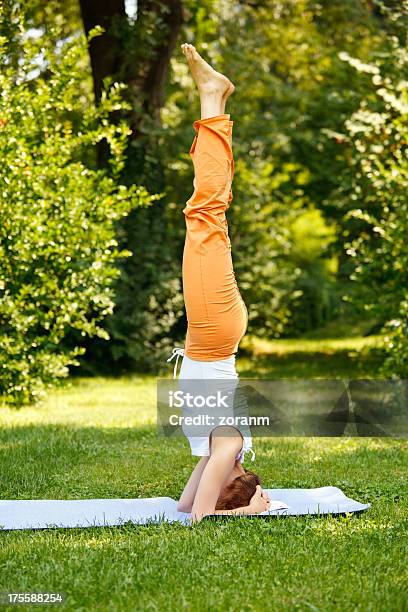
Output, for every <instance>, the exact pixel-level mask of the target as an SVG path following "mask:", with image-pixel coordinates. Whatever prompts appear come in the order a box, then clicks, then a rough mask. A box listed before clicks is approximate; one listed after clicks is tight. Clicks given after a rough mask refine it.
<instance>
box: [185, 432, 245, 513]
mask: <svg viewBox="0 0 408 612" xmlns="http://www.w3.org/2000/svg"><path fill="white" fill-rule="evenodd" d="M220 433H221V432H220ZM241 448H242V437H241V436H239V437H238V436H230V435H227V437H218V436H215V437H213V439H212V444H211V456H210V458H209V460H208V462H207V465H206V466H205V468H204V470H203V473H202V474H201V478H200V482H199V484H198V488H197V492H196V495H195V499H194V503H193V507H192V510H191V519H192V521H193V522H195V521H200V520H201V519H202V518H203V517H204V516H207V515H208V514H214V512H215V506H216V505H217V501H218V498H219V496H220V493H221V489H222V486H223V484H224V483H225V481H226V479H227V477H228V475H229V474H230V473H231V470H232V468H233V467H234V463H235V457H236V455H237V453H238V452H239V451H240V450H241Z"/></svg>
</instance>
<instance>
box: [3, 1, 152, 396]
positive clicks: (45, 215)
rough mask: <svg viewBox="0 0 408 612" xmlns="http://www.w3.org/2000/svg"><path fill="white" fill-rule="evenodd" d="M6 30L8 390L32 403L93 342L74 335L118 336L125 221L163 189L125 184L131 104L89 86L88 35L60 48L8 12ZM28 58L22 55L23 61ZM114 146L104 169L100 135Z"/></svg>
mask: <svg viewBox="0 0 408 612" xmlns="http://www.w3.org/2000/svg"><path fill="white" fill-rule="evenodd" d="M1 18H2V33H5V32H6V31H7V36H2V37H1V39H0V43H1V48H0V68H1V70H0V73H1V74H0V88H1V96H0V150H1V157H2V164H1V166H0V182H1V185H2V188H1V194H0V213H1V224H0V340H1V351H0V370H1V378H0V395H2V397H3V398H4V399H5V401H7V402H9V403H16V404H22V403H27V402H31V401H33V400H36V399H38V398H40V397H41V396H42V395H44V392H45V389H46V387H48V386H49V385H51V384H52V383H54V382H55V381H56V380H57V379H59V378H61V377H64V376H66V375H67V373H68V366H69V365H72V364H76V363H77V356H78V355H79V354H80V353H81V352H82V351H83V349H79V348H78V347H75V346H74V347H71V348H67V345H66V344H65V346H64V342H63V341H64V339H65V338H66V337H67V335H68V334H72V332H73V333H74V337H75V335H80V336H99V337H106V336H107V334H106V331H104V329H103V328H102V327H101V321H102V320H103V319H104V318H105V317H106V316H107V315H108V314H110V313H111V312H112V310H113V306H114V302H113V297H114V295H113V289H112V284H113V282H114V280H115V279H116V277H117V275H118V270H117V267H116V266H115V263H116V262H117V260H118V259H120V258H123V257H124V256H126V255H127V254H128V253H126V251H124V250H120V249H119V248H118V243H117V241H116V239H115V222H116V221H117V220H119V219H120V218H122V217H123V216H125V215H127V213H128V212H129V211H130V210H131V209H132V208H135V207H137V206H141V205H144V204H147V203H149V201H150V200H151V199H152V198H151V197H150V196H149V195H148V194H147V192H146V191H145V190H144V189H143V188H141V187H137V186H134V185H133V186H131V187H125V186H123V185H120V184H118V183H119V181H118V176H119V173H120V172H121V170H122V168H123V164H124V148H125V144H126V138H127V135H128V128H127V127H126V126H125V124H122V123H119V124H115V125H114V124H112V123H110V121H109V115H110V114H111V113H112V112H113V111H116V110H118V109H119V108H121V106H122V104H123V103H122V102H121V89H122V88H121V86H120V85H118V84H112V86H111V87H110V89H109V93H107V94H105V95H104V96H103V99H102V101H101V104H100V106H99V107H98V108H96V107H95V106H94V105H93V104H89V103H88V100H87V98H86V96H85V94H84V86H83V75H81V58H83V57H84V51H85V48H86V47H85V45H86V40H85V39H84V37H73V38H71V39H70V40H68V41H67V40H66V41H65V42H62V43H61V45H60V46H58V47H57V48H56V49H55V48H54V49H50V48H47V46H46V41H43V40H42V39H41V37H39V36H37V35H35V36H32V35H31V36H30V32H25V31H24V27H23V26H22V23H21V20H20V19H19V16H18V14H13V15H10V14H8V15H5V14H4V12H3V14H2V15H1ZM16 58H17V60H16ZM103 139H106V141H107V142H108V144H109V147H110V151H111V157H110V163H109V167H108V168H107V169H106V170H103V171H102V170H100V169H97V167H96V163H95V145H96V144H97V143H99V142H101V141H102V140H103Z"/></svg>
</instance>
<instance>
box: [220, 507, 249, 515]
mask: <svg viewBox="0 0 408 612" xmlns="http://www.w3.org/2000/svg"><path fill="white" fill-rule="evenodd" d="M213 514H221V515H225V516H234V515H237V516H246V515H248V514H257V513H256V512H254V510H253V509H252V508H251V506H242V508H234V509H233V510H214V512H213Z"/></svg>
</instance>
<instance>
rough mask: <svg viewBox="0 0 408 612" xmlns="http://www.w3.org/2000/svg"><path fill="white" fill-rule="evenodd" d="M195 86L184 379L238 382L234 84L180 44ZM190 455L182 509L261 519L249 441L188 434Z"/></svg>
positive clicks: (240, 308) (241, 320)
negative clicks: (230, 108)
mask: <svg viewBox="0 0 408 612" xmlns="http://www.w3.org/2000/svg"><path fill="white" fill-rule="evenodd" d="M181 48H182V51H183V53H184V55H185V57H186V59H187V61H188V64H189V66H190V70H191V73H192V76H193V78H194V81H195V83H196V85H197V88H198V92H199V95H200V103H201V119H200V120H198V121H195V122H194V129H195V132H196V134H195V137H194V140H193V144H192V146H191V149H190V155H191V157H192V161H193V164H194V175H195V176H194V193H193V195H192V196H191V198H190V199H189V200H188V202H187V204H186V207H185V209H184V211H183V212H184V215H185V221H186V230H187V231H186V240H185V247H184V256H183V291H184V301H185V305H186V312H187V320H188V329H187V337H186V343H185V349H184V351H183V350H181V349H175V351H174V354H173V356H174V355H180V354H181V355H183V361H182V365H181V370H180V379H181V380H183V379H184V380H188V379H206V380H207V379H208V380H210V379H237V378H238V375H237V372H236V369H235V354H236V352H237V349H238V345H239V342H240V340H241V338H242V337H243V335H244V334H245V331H246V327H247V322H248V314H247V309H246V307H245V304H244V302H243V300H242V297H241V295H240V292H239V289H238V286H237V283H236V280H235V274H234V269H233V264H232V257H231V243H230V239H229V236H228V225H227V220H226V216H225V212H226V210H227V209H228V207H229V205H230V202H231V200H232V191H231V184H232V178H233V174H234V159H233V155H232V126H233V122H232V121H230V116H229V115H227V114H225V105H226V101H227V99H228V97H229V96H230V95H231V94H232V92H233V91H234V86H233V84H232V83H231V81H229V79H227V77H225V76H224V75H222V74H220V73H219V72H216V71H215V70H214V69H213V68H212V67H211V66H210V65H209V64H207V62H205V61H204V60H203V59H202V57H201V56H200V55H199V54H198V53H197V51H196V49H195V48H194V47H193V46H192V45H189V44H183V45H182V46H181ZM189 442H190V445H191V449H192V453H193V455H198V456H201V459H200V461H199V462H198V464H197V465H196V467H195V469H194V471H193V473H192V474H191V476H190V479H189V481H188V483H187V484H186V486H185V488H184V491H183V493H182V495H181V497H180V500H179V503H178V508H179V510H180V511H183V512H191V514H192V520H193V521H198V520H201V518H203V517H204V516H206V515H209V514H215V513H217V514H256V513H259V512H263V511H265V510H268V509H269V505H270V500H269V497H268V495H267V494H266V493H265V492H263V491H262V489H261V487H260V481H259V478H258V476H257V475H256V474H254V473H252V472H249V471H247V470H245V469H244V468H243V467H242V461H243V458H244V455H245V452H246V451H248V450H251V446H252V441H251V438H250V437H248V436H245V435H243V434H242V433H241V432H240V431H239V430H238V429H235V428H234V427H217V428H216V430H213V431H211V432H210V434H209V435H208V436H203V437H190V438H189Z"/></svg>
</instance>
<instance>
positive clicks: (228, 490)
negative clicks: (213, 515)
mask: <svg viewBox="0 0 408 612" xmlns="http://www.w3.org/2000/svg"><path fill="white" fill-rule="evenodd" d="M243 472H244V473H243V474H241V475H239V476H237V477H236V478H234V479H233V480H232V481H231V482H230V483H229V484H227V485H226V486H225V487H224V488H223V489H222V491H221V494H220V496H219V498H218V501H217V505H216V506H215V509H216V510H233V509H234V508H244V507H245V506H248V505H249V502H250V501H251V497H253V496H254V495H255V492H256V486H257V485H260V484H261V480H260V478H259V476H258V475H257V474H254V472H250V471H249V470H243Z"/></svg>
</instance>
